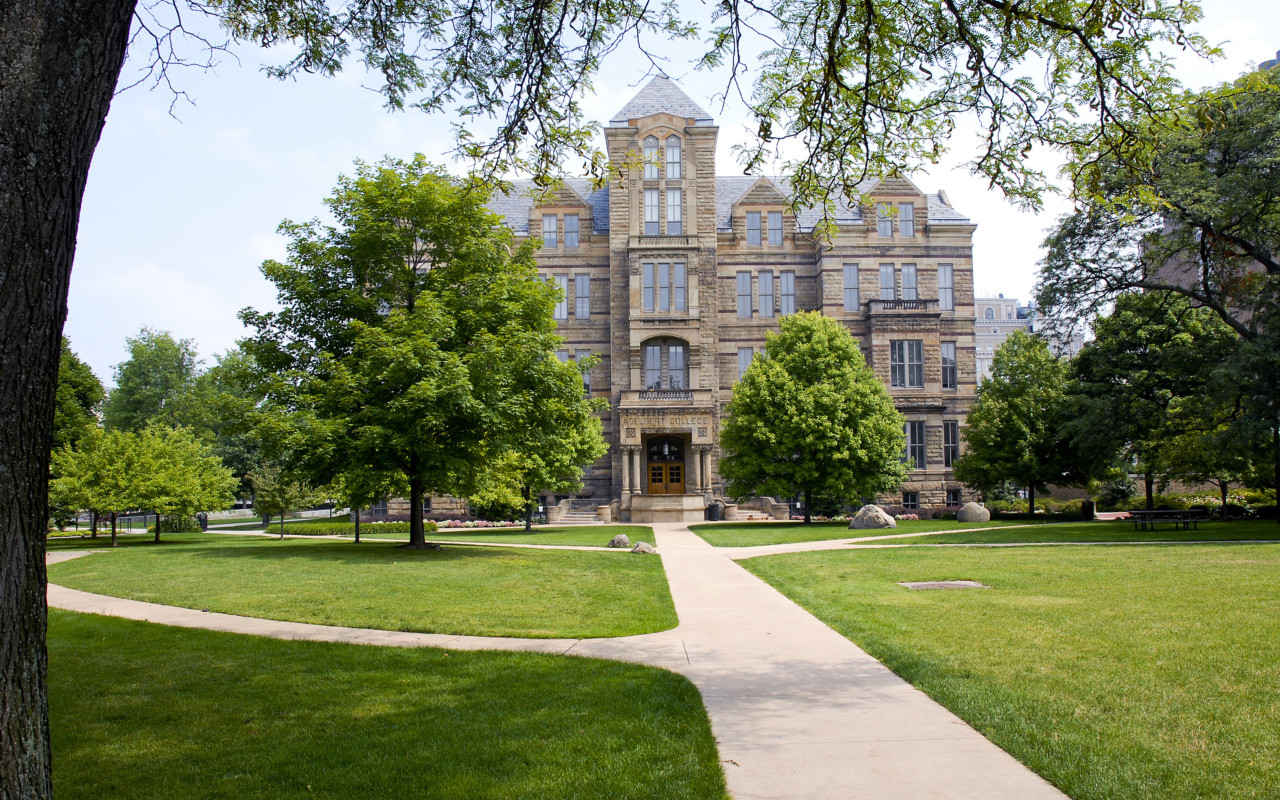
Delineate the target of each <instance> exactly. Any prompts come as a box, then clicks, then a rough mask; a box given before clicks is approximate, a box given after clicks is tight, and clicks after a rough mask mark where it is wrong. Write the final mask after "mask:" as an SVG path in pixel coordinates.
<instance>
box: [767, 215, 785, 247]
mask: <svg viewBox="0 0 1280 800" xmlns="http://www.w3.org/2000/svg"><path fill="white" fill-rule="evenodd" d="M769 244H771V245H775V246H776V245H780V244H782V212H781V211H770V212H769Z"/></svg>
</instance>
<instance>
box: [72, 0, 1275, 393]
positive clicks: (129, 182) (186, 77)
mask: <svg viewBox="0 0 1280 800" xmlns="http://www.w3.org/2000/svg"><path fill="white" fill-rule="evenodd" d="M1205 5H1206V9H1205V11H1206V19H1205V20H1204V23H1203V24H1202V27H1201V30H1202V32H1203V33H1205V35H1207V36H1208V37H1209V39H1210V40H1212V41H1215V42H1222V41H1227V42H1228V43H1227V44H1226V46H1225V47H1226V54H1227V57H1226V59H1224V60H1223V61H1220V62H1218V63H1214V64H1206V63H1200V62H1195V61H1192V60H1191V59H1185V60H1183V61H1182V62H1181V64H1180V68H1181V70H1182V72H1181V77H1182V79H1183V80H1184V82H1186V83H1187V84H1188V85H1191V86H1204V85H1208V84H1212V83H1217V82H1221V81H1225V80H1230V79H1232V78H1234V77H1235V76H1237V75H1239V74H1240V73H1241V72H1243V71H1244V70H1245V68H1246V66H1247V65H1248V64H1250V63H1251V62H1252V63H1256V62H1259V61H1263V60H1266V59H1268V58H1271V57H1272V56H1273V55H1274V53H1275V52H1276V50H1277V49H1280V15H1278V14H1276V13H1275V7H1274V4H1273V3H1272V2H1262V1H1258V2H1251V1H1249V0H1208V2H1206V3H1205ZM688 49H689V48H688V47H686V50H688ZM238 53H239V55H240V58H241V59H242V63H240V64H236V63H235V61H234V59H231V58H229V57H227V58H223V59H222V63H221V65H220V66H219V67H218V68H217V69H216V70H215V71H214V72H211V73H201V72H198V71H195V70H191V71H187V72H184V73H180V74H178V75H177V76H176V82H177V83H178V85H179V86H180V87H181V88H182V89H184V90H185V91H186V92H187V93H189V94H190V96H191V98H192V99H193V100H194V102H195V105H188V104H184V103H179V104H178V105H177V107H176V108H175V111H174V113H175V114H176V115H177V117H178V119H176V120H175V119H174V118H173V117H171V116H169V104H170V100H171V96H170V95H169V94H168V93H167V92H165V91H163V90H155V91H147V90H146V89H145V88H135V89H132V90H129V91H127V92H124V93H123V94H121V95H119V96H117V97H116V99H115V101H114V102H113V103H112V107H111V113H110V115H109V116H108V118H107V124H106V128H105V130H104V132H103V135H102V140H101V142H100V143H99V145H98V150H97V154H96V156H95V158H94V163H93V168H92V170H91V171H90V173H89V183H88V188H87V190H86V193H85V201H84V208H83V213H82V216H81V220H80V237H79V244H78V247H77V252H76V260H75V267H74V270H73V272H72V276H71V295H70V300H69V302H68V305H69V313H68V317H67V325H66V333H67V335H68V336H70V337H71V341H72V347H73V348H74V349H75V351H76V352H77V353H79V354H80V356H81V357H82V358H84V359H85V360H86V361H87V362H88V363H89V365H90V366H91V367H92V368H93V370H94V372H96V373H97V374H98V376H99V377H100V378H102V380H103V381H104V382H105V383H107V384H110V383H111V382H112V367H113V366H114V365H115V364H117V363H118V362H120V361H121V360H122V359H123V358H125V355H126V354H125V350H124V339H125V337H126V336H130V335H133V334H135V333H136V332H137V331H138V329H139V327H140V326H142V325H144V324H145V325H149V326H151V327H153V328H158V329H162V330H169V331H171V332H173V334H174V335H175V336H178V337H179V338H191V339H194V340H195V341H196V343H197V346H198V347H199V350H200V353H201V355H202V356H204V357H205V359H206V361H207V362H211V361H212V356H213V355H214V354H215V353H218V352H222V351H225V350H226V349H227V348H229V347H231V346H232V345H233V344H234V343H235V340H236V339H238V338H240V337H242V336H244V335H245V330H244V329H243V327H242V326H241V325H240V323H239V321H238V320H237V319H236V312H237V311H238V310H239V309H241V308H243V307H245V306H253V307H256V308H259V309H266V308H269V307H271V306H272V305H273V303H274V291H273V287H272V286H271V285H270V284H269V283H267V281H266V280H265V279H264V278H262V276H261V274H260V272H259V271H258V267H259V265H260V264H261V263H262V261H263V260H264V259H266V258H282V257H283V256H284V245H283V240H282V239H281V237H279V236H278V235H276V233H275V229H276V226H277V225H278V224H279V223H280V221H281V220H282V219H285V218H290V219H295V220H304V219H309V218H311V217H314V216H317V215H322V213H323V211H324V208H323V205H322V201H323V199H324V197H326V196H327V195H328V193H329V191H330V190H331V189H332V187H333V185H334V181H335V179H336V177H337V175H338V174H339V173H341V172H349V171H350V169H351V165H352V162H353V161H354V160H355V159H357V158H359V159H365V160H370V161H373V160H377V159H379V158H381V157H382V156H384V155H393V156H396V157H409V156H411V155H412V154H413V153H415V152H422V153H425V154H426V155H427V156H428V157H429V158H431V159H432V160H435V161H439V162H444V161H446V159H447V151H448V149H449V147H450V139H449V127H448V121H447V120H445V119H443V118H440V117H429V116H427V115H424V114H422V113H420V112H413V111H409V112H404V113H389V112H387V111H385V110H384V109H383V108H382V104H381V99H380V97H379V96H378V95H377V94H376V93H374V92H372V91H369V90H368V89H365V88H362V86H361V82H362V80H363V79H364V76H363V75H362V74H359V73H358V72H357V71H352V72H349V73H346V74H343V75H340V76H339V77H337V78H334V79H325V78H318V77H314V76H306V77H304V78H302V79H300V80H299V81H296V82H295V81H287V82H283V83H282V82H279V81H275V80H272V79H269V78H267V77H265V76H264V75H263V74H262V73H261V72H260V71H259V69H258V67H259V64H260V63H261V62H260V61H259V60H258V59H259V58H260V56H259V54H258V53H257V52H255V51H253V50H251V49H247V48H242V49H240V50H239V51H238ZM268 57H269V54H268ZM647 68H648V64H647V63H645V62H642V61H641V60H640V59H639V58H636V57H635V56H634V55H628V54H627V53H619V54H617V55H616V56H615V57H614V58H613V60H611V61H609V62H608V64H607V67H606V70H605V71H604V73H603V76H602V77H601V78H600V79H599V80H597V82H596V86H597V94H596V96H595V97H593V98H590V99H589V100H588V101H587V103H586V108H587V110H588V112H589V114H591V115H592V116H593V117H595V118H596V119H598V120H600V121H605V120H607V119H608V118H609V116H610V115H612V114H613V113H614V112H615V111H617V110H618V109H619V108H621V107H622V105H623V104H624V103H625V102H626V101H627V100H628V99H629V98H630V97H631V95H632V94H634V93H635V91H637V89H638V85H637V84H638V83H639V82H640V81H641V79H642V78H643V76H644V75H645V72H646V69H647ZM665 68H666V70H667V72H668V74H670V76H671V77H672V78H673V79H675V80H677V81H679V82H680V83H681V85H682V86H683V87H684V88H685V90H686V91H687V92H688V94H689V95H690V96H691V97H693V99H694V100H697V101H698V102H699V103H701V104H703V106H704V107H706V108H707V110H708V111H710V112H711V113H712V115H713V116H714V117H716V119H717V122H718V124H719V125H720V149H719V160H720V164H719V168H718V171H719V172H720V174H739V173H740V172H741V169H740V168H739V167H737V165H736V164H735V163H734V160H733V155H732V153H731V150H730V146H731V145H732V144H733V143H735V142H738V141H742V140H743V139H744V129H743V126H742V119H743V109H742V107H741V106H740V105H739V104H737V103H734V102H730V103H729V104H728V105H727V106H726V107H725V108H724V109H723V110H722V109H721V107H720V104H719V103H718V102H716V101H714V100H713V95H715V94H716V93H717V92H718V91H720V90H721V89H722V88H723V76H721V75H708V74H705V73H695V72H692V70H691V69H690V68H689V67H688V66H686V65H684V64H682V63H680V62H679V61H672V62H671V63H668V64H667V65H666V67H665ZM126 69H127V68H126ZM957 139H958V141H957V142H956V147H955V150H956V153H957V157H956V158H954V159H952V162H951V163H953V164H954V163H957V162H959V161H961V160H963V159H962V156H963V155H964V150H965V148H966V147H967V143H966V142H965V141H960V140H959V139H960V137H957ZM1045 163H1046V165H1047V166H1048V167H1049V168H1052V164H1053V162H1052V161H1051V160H1049V161H1046V162H1045ZM914 178H915V180H916V182H917V183H918V184H919V185H920V187H921V188H922V189H924V190H926V191H937V190H938V189H945V190H946V192H947V194H948V196H949V197H950V198H951V200H952V202H953V203H954V204H955V205H956V206H957V207H959V208H960V209H961V210H963V211H964V212H966V213H967V214H969V216H970V217H971V218H972V219H973V220H974V221H975V222H977V224H978V232H977V234H976V235H975V239H974V251H975V252H974V263H975V267H974V272H975V280H976V283H977V289H978V291H979V293H980V294H994V293H997V292H1003V293H1004V294H1006V295H1010V296H1018V297H1020V298H1022V299H1023V300H1024V301H1025V300H1026V299H1027V297H1028V296H1029V294H1030V290H1031V286H1032V285H1033V283H1034V281H1035V263H1036V261H1037V260H1038V259H1039V258H1040V242H1041V240H1042V239H1043V238H1044V233H1043V231H1044V229H1045V228H1046V227H1047V226H1049V225H1050V224H1051V223H1052V221H1053V219H1054V217H1055V216H1056V215H1057V214H1059V213H1062V211H1063V210H1065V208H1066V206H1065V204H1063V203H1061V202H1051V203H1049V204H1048V205H1047V206H1046V209H1045V211H1044V212H1043V213H1042V214H1041V215H1039V216H1036V215H1032V214H1026V213H1019V212H1018V211H1016V210H1015V209H1014V208H1013V207H1012V206H1010V205H1009V204H1008V203H1007V202H1006V201H1005V200H1004V199H1003V198H1002V197H1001V196H999V194H998V193H994V192H989V191H988V190H987V189H986V187H985V185H984V184H983V183H982V182H981V181H979V180H976V179H974V178H972V177H971V176H969V175H967V174H966V173H964V172H962V171H958V170H954V169H948V168H945V167H944V168H939V169H935V170H934V171H933V174H930V175H917V176H914Z"/></svg>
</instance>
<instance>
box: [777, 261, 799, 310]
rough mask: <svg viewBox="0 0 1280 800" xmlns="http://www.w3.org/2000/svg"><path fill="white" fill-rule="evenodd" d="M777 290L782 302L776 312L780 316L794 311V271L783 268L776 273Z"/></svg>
mask: <svg viewBox="0 0 1280 800" xmlns="http://www.w3.org/2000/svg"><path fill="white" fill-rule="evenodd" d="M778 291H779V292H780V294H781V298H782V302H781V304H780V305H779V307H778V313H780V314H782V316H784V317H785V316H786V315H788V314H794V313H796V271H795V270H793V269H784V270H783V271H782V272H780V273H778Z"/></svg>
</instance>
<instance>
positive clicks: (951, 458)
mask: <svg viewBox="0 0 1280 800" xmlns="http://www.w3.org/2000/svg"><path fill="white" fill-rule="evenodd" d="M959 457H960V423H959V422H956V421H955V420H948V421H945V422H943V423H942V466H944V467H949V466H951V465H952V464H954V463H956V459H957V458H959ZM955 492H956V496H957V497H958V496H959V495H960V490H959V489H956V490H955ZM948 495H950V492H948ZM947 505H951V500H950V498H949V497H948V499H947ZM956 505H960V503H959V502H958V501H957V502H956Z"/></svg>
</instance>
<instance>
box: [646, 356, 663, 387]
mask: <svg viewBox="0 0 1280 800" xmlns="http://www.w3.org/2000/svg"><path fill="white" fill-rule="evenodd" d="M644 388H645V389H647V390H649V391H653V390H655V389H661V388H662V345H660V344H646V345H645V346H644Z"/></svg>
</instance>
